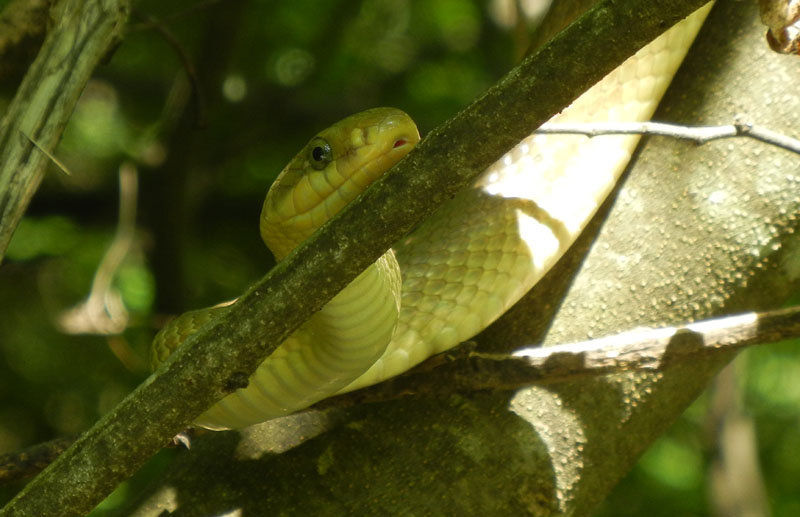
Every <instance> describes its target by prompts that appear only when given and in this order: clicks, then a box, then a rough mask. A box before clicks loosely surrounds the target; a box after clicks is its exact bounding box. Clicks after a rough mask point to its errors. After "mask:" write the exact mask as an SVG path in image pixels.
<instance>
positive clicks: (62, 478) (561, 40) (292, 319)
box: [6, 0, 704, 515]
mask: <svg viewBox="0 0 800 517" xmlns="http://www.w3.org/2000/svg"><path fill="white" fill-rule="evenodd" d="M703 3H704V1H702V0H672V1H663V2H658V3H651V2H643V1H639V0H625V1H604V2H601V3H600V4H598V6H597V7H596V8H594V9H593V10H592V11H590V12H589V13H587V15H585V16H584V17H582V18H581V19H580V20H578V22H576V24H574V25H573V26H571V27H570V28H569V29H568V30H567V31H565V32H564V33H563V34H562V35H560V36H559V37H557V38H556V39H554V40H553V42H551V44H549V45H548V46H546V47H544V48H543V50H542V51H540V52H539V53H538V54H536V55H535V56H532V57H530V58H528V59H526V60H525V61H524V62H523V63H522V64H521V65H520V66H519V67H517V68H515V69H514V70H512V71H511V72H510V73H509V74H508V75H507V76H506V77H505V78H504V79H503V80H501V81H500V82H499V83H498V84H497V85H496V86H494V87H493V88H491V89H490V90H488V91H487V92H486V93H485V94H484V95H483V96H481V97H480V98H479V99H478V100H477V101H476V102H475V103H473V104H472V105H471V106H470V107H469V108H467V109H466V110H464V111H463V112H461V113H460V114H458V115H457V116H456V117H454V118H453V119H451V120H450V121H449V122H447V123H446V124H444V125H443V126H442V127H440V128H439V129H437V130H436V131H434V132H432V133H431V135H430V136H429V137H428V138H426V140H425V141H424V142H423V143H421V144H420V145H419V146H418V147H417V149H415V150H414V151H412V153H411V154H410V155H409V156H408V157H407V159H405V160H403V162H402V163H400V164H398V166H397V167H395V169H394V170H393V171H392V172H391V173H389V174H388V175H387V176H386V177H384V178H383V179H382V180H381V181H379V182H378V183H377V184H376V185H374V186H373V188H370V189H369V190H368V192H366V193H365V195H363V196H361V197H360V198H359V199H358V200H357V201H356V202H355V203H354V204H353V205H351V206H350V207H349V208H348V209H347V210H345V211H344V212H342V213H341V214H340V215H339V216H338V217H337V218H335V219H334V220H333V221H331V223H329V224H328V225H326V228H324V229H323V231H321V232H318V233H317V234H316V235H315V236H314V237H312V238H311V239H310V240H309V241H308V242H307V243H306V244H305V245H304V246H302V247H301V248H299V249H297V250H296V251H295V252H294V253H292V254H291V255H290V256H289V257H288V258H287V259H286V260H284V261H283V262H282V263H281V264H279V265H278V266H276V267H275V268H274V269H273V270H272V271H271V272H270V273H269V274H268V275H267V276H266V277H265V278H264V279H263V280H261V281H260V282H258V283H257V284H256V285H255V286H254V287H253V288H251V289H250V290H249V291H248V292H247V293H246V294H245V295H243V296H242V298H240V302H239V303H237V304H236V305H235V306H233V307H232V308H231V309H230V310H229V311H227V312H226V314H224V315H223V316H222V317H221V318H219V319H218V320H216V321H213V322H211V323H210V324H209V325H208V326H207V327H205V328H204V329H203V330H202V331H201V332H199V333H198V334H196V335H195V336H193V337H192V338H190V339H189V340H187V342H186V343H185V344H184V346H182V347H181V348H180V349H179V350H178V351H176V353H175V354H173V355H172V356H171V357H170V359H169V360H168V361H166V362H165V363H164V365H162V367H161V368H160V369H159V371H158V372H157V374H156V375H153V376H151V377H150V378H149V379H148V380H147V381H145V383H143V384H142V385H141V386H140V387H139V388H137V390H136V391H135V392H133V393H132V394H131V395H130V396H129V397H127V398H126V399H125V400H124V401H123V402H122V403H120V405H118V406H117V407H116V408H115V409H114V410H112V411H111V412H110V413H109V414H107V415H106V416H105V417H104V418H102V419H101V420H100V421H99V422H98V423H97V424H96V425H95V426H94V427H93V428H92V429H90V430H89V431H88V432H87V433H86V434H84V435H83V436H82V437H81V438H80V439H79V440H78V442H76V443H75V444H74V445H73V446H72V447H71V448H70V449H68V450H67V451H66V452H65V453H64V454H62V455H61V457H59V459H58V460H56V461H55V462H54V463H53V464H52V465H51V466H50V467H49V468H48V469H46V470H45V471H44V472H43V473H42V474H41V475H40V476H38V477H37V478H36V479H34V480H33V481H32V482H31V483H30V484H29V485H28V486H27V487H26V488H25V489H24V490H23V491H22V492H21V493H20V494H19V495H18V496H17V498H15V500H13V501H12V502H11V503H9V505H8V507H7V508H6V511H7V512H8V513H9V515H21V514H27V515H30V514H49V513H53V512H60V513H62V514H65V513H66V514H70V513H84V512H86V511H88V510H90V509H91V508H93V507H94V506H95V505H96V504H97V503H98V502H99V501H100V500H101V499H102V498H103V497H104V496H105V495H106V494H108V493H109V492H110V491H111V490H112V489H113V488H114V486H116V484H117V483H118V482H119V481H121V480H123V479H125V478H126V477H127V476H129V475H130V474H131V473H132V472H134V471H135V470H136V469H137V468H138V467H139V466H140V465H141V464H142V463H143V462H144V461H145V460H146V459H147V458H148V457H149V456H150V455H152V454H153V453H154V452H155V451H157V450H158V449H159V448H160V447H161V446H162V445H163V444H164V443H165V442H166V441H167V440H168V439H169V438H170V437H171V436H173V435H175V434H176V433H177V432H178V431H180V430H181V429H182V428H183V427H184V426H185V425H186V424H187V423H188V422H190V421H191V420H192V419H194V418H195V417H196V416H197V415H199V414H200V413H201V412H202V411H204V410H205V409H206V408H207V407H209V406H210V405H211V404H213V403H214V402H215V401H216V400H218V399H220V398H221V397H222V396H224V395H225V394H226V393H227V392H229V391H230V389H231V387H232V386H236V385H237V384H238V383H231V380H232V379H240V378H242V376H243V375H244V376H249V374H250V373H251V372H252V371H254V369H255V367H256V365H257V364H258V363H260V362H261V361H262V360H263V359H264V358H265V357H266V356H267V355H268V354H269V353H270V352H271V351H272V350H273V349H274V348H275V347H276V345H277V344H278V343H280V342H281V341H282V340H283V339H284V338H285V337H286V336H287V335H288V334H289V333H290V332H291V331H292V330H293V329H294V328H296V327H297V326H298V325H299V324H300V323H301V322H302V321H304V320H305V319H307V317H308V316H309V315H310V314H311V313H313V312H314V311H316V310H318V309H319V308H320V307H321V306H322V305H323V304H324V303H326V302H327V301H328V300H329V299H330V298H331V297H333V295H334V294H335V293H336V292H338V290H340V289H341V288H342V287H344V285H346V284H347V283H348V282H349V281H350V280H351V279H352V278H354V277H355V276H356V275H357V274H358V272H359V271H361V270H363V269H364V268H365V267H366V266H367V265H368V264H369V263H371V262H372V261H374V260H375V259H376V258H377V257H378V256H379V255H380V254H381V253H382V252H383V251H384V250H385V249H387V248H388V247H389V246H390V245H391V244H392V243H393V242H394V241H395V240H397V239H398V238H399V237H401V236H402V235H403V234H405V233H406V232H407V231H408V230H409V229H411V227H413V225H414V224H415V223H416V222H417V221H419V220H420V219H422V218H424V217H425V216H427V215H428V214H430V213H431V212H432V211H433V210H434V209H435V208H436V206H438V205H439V204H440V203H441V202H442V201H443V200H446V199H448V198H450V197H451V196H452V195H454V194H455V192H457V191H458V190H459V189H460V188H463V187H464V186H466V185H468V184H469V183H470V182H471V181H472V179H473V178H474V177H475V176H476V175H477V174H479V173H480V172H481V171H482V170H483V169H484V168H485V167H487V166H488V165H490V164H491V163H492V162H493V161H494V160H496V159H497V158H498V157H500V156H501V155H502V154H503V153H504V152H505V151H507V150H508V149H509V148H510V147H511V146H512V145H513V144H515V143H517V142H518V141H519V140H520V139H521V138H523V137H524V136H526V135H527V134H528V133H530V132H531V131H532V130H533V129H535V128H536V127H537V126H538V125H540V124H541V123H542V122H544V121H545V120H546V119H548V118H549V117H550V116H551V115H552V114H554V113H555V112H557V111H559V110H560V109H562V108H563V107H564V106H566V105H567V104H568V103H569V102H571V101H572V100H573V99H574V98H576V97H577V96H578V95H579V94H580V93H581V92H582V91H583V90H585V89H586V88H587V87H588V86H589V85H591V84H593V83H594V82H596V81H597V80H599V79H600V78H601V77H602V76H603V75H605V74H606V73H607V72H608V71H610V70H611V69H613V68H614V67H616V66H617V65H619V64H620V63H621V62H622V61H623V60H624V59H625V58H626V57H627V56H629V55H630V54H632V53H633V52H634V51H635V50H636V49H638V48H640V47H641V46H642V45H644V44H645V43H646V42H647V41H649V40H651V39H652V38H654V37H655V36H657V35H658V34H659V33H661V32H663V30H665V29H666V28H668V27H669V26H671V25H672V24H674V23H675V22H676V21H678V20H679V19H681V18H683V17H685V16H686V15H688V14H689V13H690V12H692V11H693V10H695V9H696V8H698V7H699V6H701V5H702V4H703ZM604 40H613V41H614V42H615V44H614V45H596V44H594V42H596V41H604ZM581 42H586V44H582V43H581ZM576 46H577V47H580V48H583V49H586V48H591V49H592V50H593V52H578V53H575V52H574V49H575V48H576ZM543 92H547V95H544V94H543ZM475 128H480V130H481V132H482V133H485V134H486V139H485V140H484V141H483V143H482V145H481V146H480V147H478V148H476V147H474V146H473V145H472V143H471V142H472V141H473V140H472V138H471V135H472V134H473V133H474V131H475ZM245 378H246V377H245Z"/></svg>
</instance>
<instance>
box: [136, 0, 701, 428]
mask: <svg viewBox="0 0 800 517" xmlns="http://www.w3.org/2000/svg"><path fill="white" fill-rule="evenodd" d="M709 8H710V5H707V6H705V7H703V8H702V9H700V10H699V11H697V12H695V13H694V14H692V15H691V16H690V17H688V18H687V19H685V20H683V21H682V22H680V23H679V24H677V25H675V26H674V27H673V28H671V29H670V30H669V31H667V32H665V33H664V34H663V35H662V36H660V37H659V38H658V39H656V40H654V41H653V42H652V43H650V44H649V45H647V46H646V47H644V48H643V49H642V50H640V51H639V52H638V53H637V54H636V55H634V56H632V57H631V58H630V59H628V60H627V61H626V62H625V63H623V64H622V65H620V66H619V67H618V68H617V69H616V70H614V71H613V72H611V73H610V74H609V75H608V76H606V77H605V78H604V79H603V80H602V81H601V82H599V83H598V84H597V85H595V86H594V87H592V88H591V89H590V90H588V91H587V92H586V93H585V94H584V95H582V96H581V97H580V98H579V99H577V100H576V101H575V102H574V103H573V104H572V105H571V106H570V107H568V108H567V109H565V110H564V111H563V112H561V113H560V114H558V115H556V116H555V117H554V118H553V119H552V121H553V122H568V121H569V122H601V121H602V122H632V121H641V120H647V119H649V118H650V117H651V116H652V114H653V112H654V110H655V108H656V105H657V104H658V102H659V100H660V99H661V97H662V95H663V93H664V91H665V90H666V88H667V86H668V84H669V82H670V80H671V78H672V76H673V75H674V73H675V71H676V70H677V67H678V66H679V64H680V62H681V61H682V59H683V57H684V55H685V53H686V50H687V49H688V47H689V45H690V44H691V42H692V40H693V39H694V36H695V34H696V33H697V31H698V29H699V27H700V25H701V24H702V22H703V20H704V19H705V16H706V14H707V12H708V10H709ZM419 139H420V137H419V133H418V132H417V128H416V125H415V124H414V122H413V121H412V120H411V118H410V117H409V116H408V115H406V114H405V113H403V112H402V111H400V110H397V109H393V108H376V109H371V110H367V111H365V112H362V113H359V114H356V115H353V116H351V117H348V118H346V119H344V120H342V121H340V122H337V123H336V124H334V125H333V126H331V127H329V128H328V129H325V130H323V131H321V132H320V133H318V134H317V135H316V136H315V137H314V138H312V139H311V141H310V142H309V143H308V144H306V146H305V147H304V148H303V149H302V150H301V151H300V152H299V153H298V154H297V155H296V156H295V157H294V159H293V160H292V161H291V162H290V163H289V164H288V165H287V166H286V168H285V169H284V170H283V171H282V172H281V174H280V175H279V176H278V178H277V179H276V180H275V183H274V184H273V185H272V187H271V188H270V190H269V192H268V194H267V197H266V199H265V201H264V205H263V209H262V212H261V219H260V231H261V237H262V239H263V240H264V243H265V244H266V245H267V246H268V247H269V248H270V250H272V252H273V253H274V255H275V258H276V259H277V260H280V259H282V258H283V257H285V256H286V255H287V254H288V253H289V252H291V251H292V249H293V248H294V247H295V246H297V245H298V244H299V243H300V242H302V241H303V240H304V239H306V238H307V237H308V236H310V235H311V234H312V233H313V232H314V231H315V230H316V229H317V228H319V227H320V226H321V225H322V224H323V223H324V222H325V221H326V220H328V219H329V218H330V217H332V216H333V215H334V214H336V213H337V212H338V211H339V210H341V209H342V208H343V207H344V206H345V205H346V204H347V203H348V202H350V201H351V200H353V199H354V198H355V197H356V196H357V195H358V194H359V193H360V192H361V191H363V190H364V189H365V188H366V187H367V186H368V185H369V184H370V183H371V182H372V181H374V180H375V179H376V178H378V177H379V176H380V175H381V174H382V173H383V172H385V171H387V170H388V169H390V168H391V167H392V166H393V165H394V164H395V163H397V162H398V161H399V160H400V159H401V158H402V157H403V156H405V155H406V154H407V153H408V152H409V151H410V150H411V148H412V147H413V146H414V144H416V143H417V142H418V141H419ZM637 142H638V137H637V136H599V137H594V138H587V137H582V136H555V135H537V134H533V135H531V136H529V137H528V138H526V139H525V140H523V141H522V142H520V143H519V144H518V145H517V146H516V147H515V148H514V149H512V150H511V151H509V152H508V153H507V154H506V155H505V156H503V157H502V158H501V159H500V160H498V162H497V163H495V164H494V165H493V166H491V167H490V168H489V169H487V170H486V171H485V173H484V174H483V175H482V176H481V178H480V179H479V180H478V181H477V182H476V183H475V185H474V186H473V188H471V189H467V190H466V191H464V192H462V193H461V194H459V195H458V196H456V197H455V198H454V199H453V200H451V201H450V202H448V203H447V204H445V205H444V206H442V207H441V208H440V209H439V210H438V211H437V212H436V213H435V214H434V215H433V216H432V217H430V218H429V219H427V220H426V221H425V222H424V223H423V224H421V225H420V226H419V227H418V228H417V229H415V230H414V231H413V232H412V233H411V234H410V235H409V236H407V237H406V238H405V239H404V240H403V241H402V242H399V243H397V245H396V246H395V247H394V249H393V250H390V251H388V252H387V253H386V254H384V255H383V256H382V257H381V258H380V259H379V260H378V261H377V262H375V263H374V264H373V265H371V266H370V267H369V268H367V269H366V270H365V271H364V272H363V273H361V274H360V275H359V276H358V277H357V278H356V279H355V280H354V281H353V282H352V283H350V284H349V285H348V286H347V287H345V289H344V290H342V291H341V292H340V293H339V294H338V295H337V296H336V297H334V298H333V300H331V301H330V302H329V303H328V304H327V305H325V307H324V308H323V309H322V310H321V311H319V312H318V313H316V314H315V315H314V316H312V318H311V319H309V320H308V321H307V322H306V323H305V324H303V325H302V326H301V327H300V328H299V329H298V330H297V331H296V332H295V333H294V334H293V335H292V336H290V337H289V338H288V339H287V340H286V341H285V342H284V343H282V344H281V346H280V347H279V348H278V349H276V350H275V352H273V353H272V355H270V356H269V357H268V358H267V359H266V360H264V362H263V363H261V365H259V367H258V369H257V370H256V372H255V373H254V374H253V375H252V376H251V377H250V379H249V384H248V385H247V387H245V388H242V389H239V390H237V391H235V392H233V393H231V394H229V395H227V396H226V397H225V398H223V399H222V400H220V401H219V402H217V403H216V404H215V405H214V406H212V407H211V408H210V409H208V410H207V411H206V412H205V413H203V414H202V415H201V416H200V417H199V418H198V419H197V420H196V421H195V424H196V425H199V426H203V427H207V428H210V429H227V428H241V427H245V426H248V425H251V424H255V423H259V422H262V421H265V420H269V419H272V418H276V417H279V416H282V415H287V414H290V413H293V412H295V411H298V410H301V409H304V408H306V407H308V406H310V405H311V404H313V403H315V402H317V401H319V400H322V399H324V398H326V397H329V396H331V395H334V394H337V393H341V392H345V391H350V390H353V389H357V388H361V387H365V386H368V385H371V384H374V383H377V382H380V381H382V380H384V379H387V378H389V377H392V376H394V375H397V374H399V373H402V372H403V371H405V370H407V369H409V368H411V367H412V366H414V365H416V364H418V363H419V362H421V361H423V360H424V359H426V358H427V357H429V356H431V355H433V354H436V353H439V352H442V351H445V350H447V349H449V348H451V347H453V346H455V345H457V344H458V343H460V342H462V341H465V340H467V339H469V338H471V337H472V336H474V335H475V334H476V333H478V332H479V331H480V330H482V329H483V328H485V327H486V326H487V325H489V324H490V323H492V322H493V321H494V320H495V319H497V318H498V317H499V316H500V315H501V314H503V312H505V311H506V310H507V309H508V308H509V307H511V305H513V304H514V303H516V301H517V300H519V298H520V297H521V296H522V295H524V294H525V293H526V292H527V291H528V290H529V289H530V288H531V287H532V286H533V285H534V284H535V283H536V282H537V281H538V280H539V279H540V278H541V277H542V276H543V275H544V274H545V273H546V272H547V271H548V269H549V268H550V267H551V266H552V265H553V264H554V263H555V262H556V261H557V260H558V258H559V257H560V256H561V255H562V254H563V253H564V252H565V251H566V249H567V248H568V247H569V246H570V245H571V244H572V242H573V241H574V240H575V238H576V237H577V236H578V234H579V233H580V232H581V230H582V229H583V228H584V226H585V225H586V223H587V222H588V221H589V219H590V218H591V217H592V215H593V214H594V213H595V211H596V209H597V208H598V207H599V206H600V204H601V203H602V202H603V200H604V199H605V197H606V196H607V195H608V193H609V192H610V191H611V189H612V188H613V186H614V184H615V183H616V180H617V178H618V177H619V174H620V173H621V172H622V170H623V169H624V167H625V165H626V164H627V162H628V161H629V159H630V156H631V153H632V152H633V149H634V147H635V146H636V144H637ZM217 310H219V309H215V308H210V309H201V310H197V311H192V312H187V313H185V314H183V315H181V316H179V317H178V318H176V319H175V320H173V321H172V322H171V323H170V324H168V325H167V326H166V327H165V328H164V329H162V330H161V331H160V332H159V333H158V334H157V335H156V337H155V339H154V340H153V345H152V349H151V366H152V367H153V368H155V367H157V366H158V365H159V364H160V363H161V362H163V361H164V360H165V359H166V357H167V356H169V354H170V353H171V351H172V350H174V349H175V348H177V346H178V345H179V344H180V343H181V342H183V340H185V339H186V337H187V336H189V335H190V334H191V333H192V332H194V331H195V330H196V329H198V328H199V327H200V326H202V325H203V324H204V323H206V322H207V321H208V320H210V319H211V318H212V317H213V315H214V313H215V311H217Z"/></svg>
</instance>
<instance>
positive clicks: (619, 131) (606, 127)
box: [536, 122, 800, 154]
mask: <svg viewBox="0 0 800 517" xmlns="http://www.w3.org/2000/svg"><path fill="white" fill-rule="evenodd" d="M536 132H537V133H539V134H543V135H584V136H588V137H595V136H603V135H651V136H669V137H672V138H680V139H682V140H691V141H693V142H696V143H698V144H705V143H707V142H710V141H712V140H720V139H723V138H737V137H745V138H752V139H754V140H758V141H760V142H764V143H767V144H770V145H774V146H775V147H779V148H781V149H785V150H787V151H791V152H793V153H795V154H800V140H797V139H796V138H792V137H789V136H786V135H783V134H780V133H777V132H775V131H772V130H771V129H767V128H763V127H758V126H755V125H753V124H747V123H738V122H737V123H735V124H729V125H723V126H694V127H690V126H680V125H677V124H667V123H664V122H596V123H595V122H593V123H585V124H581V123H578V124H558V123H546V124H542V126H541V127H540V128H539V129H537V130H536Z"/></svg>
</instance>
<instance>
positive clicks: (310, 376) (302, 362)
mask: <svg viewBox="0 0 800 517" xmlns="http://www.w3.org/2000/svg"><path fill="white" fill-rule="evenodd" d="M400 282H401V280H400V268H399V266H398V264H397V261H396V260H395V257H394V253H393V252H392V251H389V252H387V253H386V254H385V255H383V256H382V257H381V258H380V259H378V261H376V262H375V263H374V264H372V265H371V266H370V267H369V268H367V269H366V270H365V271H364V272H363V273H361V274H360V275H359V276H358V277H356V279H355V280H353V282H351V283H350V284H348V286H347V287H345V288H344V289H343V290H342V291H341V292H340V293H339V294H338V295H336V296H335V297H334V298H333V299H332V300H331V301H330V302H328V304H326V305H325V307H323V308H322V310H320V311H319V312H318V313H316V314H315V315H314V316H312V318H311V319H310V320H308V321H307V322H306V323H305V324H304V325H303V326H302V327H300V329H298V331H297V332H295V333H294V334H293V335H292V336H291V337H289V338H288V339H287V340H286V341H285V342H283V343H282V344H281V346H280V347H278V348H277V349H276V350H275V352H273V354H272V355H271V356H269V357H268V358H267V359H266V360H265V361H264V362H263V363H261V365H260V366H259V367H258V369H257V370H256V372H255V373H254V374H253V375H252V376H251V377H250V383H249V385H248V386H247V387H246V388H244V389H241V390H238V391H236V392H234V393H232V394H230V395H228V396H227V397H225V398H224V399H222V400H221V401H220V402H218V403H217V404H216V405H215V406H213V407H212V408H211V409H209V410H208V411H206V412H205V413H204V414H203V415H201V416H200V418H198V419H197V421H196V422H195V423H196V424H197V425H201V426H203V427H207V428H210V429H232V428H233V429H235V428H242V427H246V426H248V425H252V424H256V423H259V422H263V421H264V420H269V419H271V418H276V417H279V416H283V415H288V414H290V413H293V412H295V411H298V410H300V409H304V408H306V407H308V406H310V405H311V404H313V403H315V402H317V401H319V400H322V399H324V398H327V397H329V396H331V395H333V394H335V393H336V392H338V391H339V390H341V389H342V388H343V387H344V386H346V385H347V384H349V383H350V382H352V381H353V380H354V379H356V378H357V377H358V376H360V375H361V374H362V373H363V372H364V371H365V370H366V369H368V368H369V367H370V366H371V365H372V364H373V363H375V361H376V360H377V359H378V358H379V357H380V356H381V355H382V354H383V353H384V352H385V350H386V347H387V345H388V344H389V342H390V341H391V339H392V335H393V334H394V330H395V327H396V324H397V318H398V313H399V311H400V289H401V286H400Z"/></svg>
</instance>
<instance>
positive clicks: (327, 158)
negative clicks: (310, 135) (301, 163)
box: [308, 138, 333, 171]
mask: <svg viewBox="0 0 800 517" xmlns="http://www.w3.org/2000/svg"><path fill="white" fill-rule="evenodd" d="M308 159H309V160H308V161H309V162H310V163H311V166H312V167H314V168H315V169H317V170H318V171H319V170H322V169H324V168H325V167H327V165H328V164H329V163H331V160H333V151H332V150H331V146H330V144H329V143H328V142H326V141H325V140H323V139H321V138H315V139H314V140H313V141H312V143H311V148H310V151H309V153H308Z"/></svg>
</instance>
